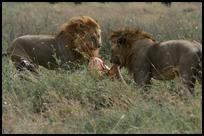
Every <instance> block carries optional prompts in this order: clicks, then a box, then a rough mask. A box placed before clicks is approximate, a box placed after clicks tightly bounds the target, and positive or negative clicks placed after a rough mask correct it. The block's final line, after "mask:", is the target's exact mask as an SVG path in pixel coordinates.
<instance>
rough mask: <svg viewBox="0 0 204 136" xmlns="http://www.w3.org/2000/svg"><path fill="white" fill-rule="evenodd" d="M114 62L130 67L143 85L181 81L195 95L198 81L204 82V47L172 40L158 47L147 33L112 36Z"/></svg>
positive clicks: (126, 32) (122, 32) (130, 31)
mask: <svg viewBox="0 0 204 136" xmlns="http://www.w3.org/2000/svg"><path fill="white" fill-rule="evenodd" d="M110 39H111V41H112V47H111V53H112V56H111V61H112V62H113V63H115V64H118V65H120V66H121V67H123V66H124V67H127V68H128V70H129V72H131V73H133V75H134V80H135V82H136V83H137V84H139V85H147V84H150V80H151V78H152V77H153V78H155V79H159V80H169V79H174V78H175V76H179V77H181V79H182V81H183V83H184V84H185V86H186V87H187V88H188V89H189V90H190V92H191V93H192V94H194V86H195V81H196V78H195V77H197V79H198V81H200V83H201V82H202V81H201V80H202V74H201V72H202V67H201V61H202V58H201V57H202V45H201V44H200V43H198V42H195V41H193V42H191V41H187V40H170V41H165V42H161V43H156V42H155V40H154V39H153V38H152V37H151V36H149V35H148V34H147V33H146V32H144V31H142V30H139V29H131V28H126V29H124V30H119V31H115V32H113V33H112V34H111V36H110Z"/></svg>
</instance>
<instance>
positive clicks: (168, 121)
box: [2, 2, 202, 133]
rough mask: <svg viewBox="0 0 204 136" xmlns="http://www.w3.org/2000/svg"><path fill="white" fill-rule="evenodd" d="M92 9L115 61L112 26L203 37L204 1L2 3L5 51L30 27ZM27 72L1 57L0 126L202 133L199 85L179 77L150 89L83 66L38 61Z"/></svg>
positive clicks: (163, 36)
mask: <svg viewBox="0 0 204 136" xmlns="http://www.w3.org/2000/svg"><path fill="white" fill-rule="evenodd" d="M78 15H88V16H91V17H93V18H95V19H96V20H98V22H99V23H100V25H101V27H102V37H103V39H102V41H103V47H102V48H101V51H100V52H101V54H102V56H103V58H104V60H105V62H106V63H107V65H109V66H111V64H110V62H109V59H110V52H109V49H110V43H109V41H108V37H107V36H108V32H109V31H110V30H116V29H119V28H121V27H125V26H130V27H136V26H137V27H141V28H142V29H144V30H145V31H147V32H149V33H150V34H152V36H153V37H155V39H156V40H157V41H165V40H170V39H190V40H197V41H198V42H202V3H173V4H172V6H171V7H166V6H164V5H161V3H152V4H150V3H136V2H135V3H105V4H103V3H82V4H81V5H74V4H73V3H56V4H49V3H2V29H3V30H2V52H5V50H6V48H7V47H8V46H9V45H10V43H11V41H12V40H13V39H14V38H16V37H18V36H21V35H25V34H56V32H57V31H58V29H59V27H60V25H61V24H63V23H64V22H65V21H67V20H68V19H69V18H70V17H73V16H78ZM40 72H41V74H40V76H39V77H34V76H32V75H30V74H29V73H28V72H25V73H20V74H27V75H28V77H29V78H30V79H31V80H32V81H27V80H23V79H21V78H20V76H19V73H17V71H16V70H15V68H14V66H13V65H12V62H11V61H9V59H8V58H7V57H3V58H2V133H202V92H201V90H202V85H200V84H198V83H196V90H195V91H196V96H195V98H187V96H185V94H186V92H185V90H184V91H183V92H182V90H183V89H181V88H182V84H181V82H180V80H179V79H175V80H172V81H156V80H153V81H152V82H153V85H152V86H151V88H150V90H149V92H148V93H146V92H143V89H142V88H139V87H138V86H137V85H135V83H134V81H133V80H132V78H131V76H130V75H128V72H127V71H126V70H125V69H122V74H123V76H124V78H125V80H126V81H127V82H128V86H125V85H124V84H122V83H121V82H120V81H111V80H110V79H108V78H107V77H104V78H102V79H100V80H99V79H97V78H95V77H90V76H89V74H88V73H87V70H86V66H84V67H83V68H82V69H81V70H80V71H75V72H72V71H51V70H46V69H44V68H40Z"/></svg>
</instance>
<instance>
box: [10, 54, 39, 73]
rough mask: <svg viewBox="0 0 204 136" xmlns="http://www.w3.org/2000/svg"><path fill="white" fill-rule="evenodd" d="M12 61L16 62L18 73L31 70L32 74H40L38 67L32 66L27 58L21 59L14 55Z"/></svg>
mask: <svg viewBox="0 0 204 136" xmlns="http://www.w3.org/2000/svg"><path fill="white" fill-rule="evenodd" d="M11 60H12V61H13V62H15V67H16V69H17V70H18V71H24V70H25V69H27V70H29V71H30V72H32V73H35V74H38V71H37V66H36V65H34V64H32V62H31V61H29V59H27V58H26V57H21V56H17V55H12V56H11Z"/></svg>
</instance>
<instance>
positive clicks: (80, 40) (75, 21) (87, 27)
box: [61, 16, 101, 52]
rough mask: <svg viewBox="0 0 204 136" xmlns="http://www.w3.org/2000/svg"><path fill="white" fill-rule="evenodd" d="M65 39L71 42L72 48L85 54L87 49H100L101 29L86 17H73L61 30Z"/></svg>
mask: <svg viewBox="0 0 204 136" xmlns="http://www.w3.org/2000/svg"><path fill="white" fill-rule="evenodd" d="M61 31H62V32H64V35H66V36H65V38H66V37H68V38H69V40H71V41H72V43H71V44H72V45H71V46H72V48H74V49H76V48H77V49H78V50H79V51H81V52H85V51H86V50H85V49H87V47H88V49H90V50H96V49H98V48H100V47H101V29H100V26H99V24H98V23H97V22H96V21H95V20H94V19H92V18H91V17H88V16H80V17H73V18H71V19H70V20H69V22H68V23H66V24H64V26H63V27H62V29H61Z"/></svg>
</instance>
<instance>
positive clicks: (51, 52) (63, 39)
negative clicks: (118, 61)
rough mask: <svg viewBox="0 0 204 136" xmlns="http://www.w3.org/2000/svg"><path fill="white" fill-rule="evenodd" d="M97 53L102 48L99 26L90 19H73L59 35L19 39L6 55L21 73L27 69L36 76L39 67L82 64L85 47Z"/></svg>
mask: <svg viewBox="0 0 204 136" xmlns="http://www.w3.org/2000/svg"><path fill="white" fill-rule="evenodd" d="M86 46H88V47H89V49H92V50H95V49H98V48H99V47H100V46H101V29H100V26H99V24H98V23H97V22H96V21H95V20H94V19H92V18H91V17H88V16H78V17H73V18H71V19H70V20H69V21H68V22H66V23H64V24H63V25H62V27H61V29H60V31H59V32H58V34H57V35H25V36H21V37H18V38H16V39H15V40H14V41H13V42H12V45H11V46H10V47H9V48H8V49H7V54H8V55H10V57H11V60H12V61H13V62H15V66H16V67H17V68H18V69H22V67H26V68H27V69H28V70H30V71H32V72H37V68H38V66H39V65H41V66H44V67H45V68H47V69H56V68H60V67H64V65H65V64H66V63H70V62H73V63H78V64H83V63H85V62H86V57H84V55H83V52H86V50H84V49H86V48H84V47H86Z"/></svg>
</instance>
